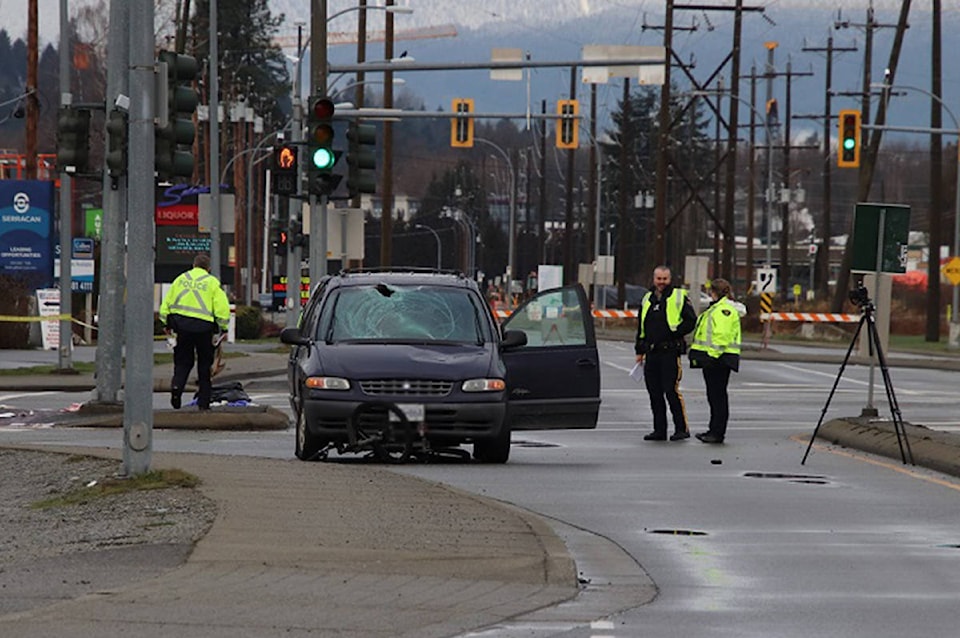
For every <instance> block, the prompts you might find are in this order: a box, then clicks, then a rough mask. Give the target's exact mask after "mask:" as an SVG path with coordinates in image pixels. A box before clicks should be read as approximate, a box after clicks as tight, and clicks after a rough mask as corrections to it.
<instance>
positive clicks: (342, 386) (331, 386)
mask: <svg viewBox="0 0 960 638" xmlns="http://www.w3.org/2000/svg"><path fill="white" fill-rule="evenodd" d="M303 384H304V385H305V386H307V387H308V388H312V389H314V390H349V389H350V382H349V381H347V380H346V379H341V378H340V377H307V380H306V381H304V382H303Z"/></svg>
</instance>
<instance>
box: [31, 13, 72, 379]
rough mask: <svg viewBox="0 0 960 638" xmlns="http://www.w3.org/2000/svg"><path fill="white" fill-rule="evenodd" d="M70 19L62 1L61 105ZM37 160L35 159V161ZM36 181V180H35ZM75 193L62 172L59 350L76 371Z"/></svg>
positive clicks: (68, 99) (66, 85)
mask: <svg viewBox="0 0 960 638" xmlns="http://www.w3.org/2000/svg"><path fill="white" fill-rule="evenodd" d="M69 50H70V17H69V16H68V15H67V0H60V51H61V53H62V55H61V56H60V105H61V106H69V105H70V104H72V103H73V95H72V94H71V93H70V61H71V56H69V55H67V54H66V52H67V51H69ZM34 160H36V157H34ZM34 177H36V176H34ZM72 192H73V179H72V178H71V177H70V174H69V173H67V172H66V171H64V170H63V167H61V168H60V206H59V209H60V315H61V316H62V317H65V319H61V320H60V347H59V348H58V349H57V351H58V357H57V360H58V361H59V368H60V369H61V370H70V369H72V368H73V362H72V361H71V354H72V350H73V325H72V323H71V320H72V318H73V299H72V295H71V279H72V273H71V268H70V259H71V258H72V257H73V206H72V202H71V201H70V200H71V197H70V195H71V194H72Z"/></svg>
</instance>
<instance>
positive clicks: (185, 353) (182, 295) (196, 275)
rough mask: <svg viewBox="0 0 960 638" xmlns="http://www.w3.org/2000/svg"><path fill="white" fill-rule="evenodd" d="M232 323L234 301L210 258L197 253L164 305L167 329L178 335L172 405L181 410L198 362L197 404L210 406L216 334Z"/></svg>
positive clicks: (162, 305) (165, 298)
mask: <svg viewBox="0 0 960 638" xmlns="http://www.w3.org/2000/svg"><path fill="white" fill-rule="evenodd" d="M229 322H230V303H229V301H227V295H226V294H225V293H224V292H223V289H222V288H221V287H220V282H219V281H218V280H217V278H216V277H214V276H213V275H211V274H210V257H209V256H208V255H205V254H200V255H197V256H196V257H195V258H194V260H193V268H191V269H190V270H188V271H187V272H185V273H182V274H181V275H180V276H179V277H177V278H176V279H174V280H173V285H171V286H170V290H168V291H167V294H166V295H165V296H164V298H163V303H162V304H161V305H160V323H162V324H163V329H164V332H166V333H167V334H170V333H171V332H175V333H176V334H177V345H176V347H174V349H173V381H172V383H171V386H170V405H172V406H173V407H174V409H177V410H179V409H180V405H181V400H182V395H183V388H184V387H185V386H186V384H187V377H188V376H190V371H191V370H192V369H193V363H194V353H196V362H197V380H198V385H199V393H198V395H197V407H198V408H200V409H201V410H209V409H210V393H211V381H210V367H211V365H213V353H214V345H213V339H214V337H215V336H216V335H217V334H218V333H219V332H221V331H225V330H226V329H227V326H228V325H229Z"/></svg>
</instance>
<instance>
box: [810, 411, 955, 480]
mask: <svg viewBox="0 0 960 638" xmlns="http://www.w3.org/2000/svg"><path fill="white" fill-rule="evenodd" d="M903 435H904V436H903V437H901V439H900V441H898V439H897V434H896V432H895V431H894V428H893V422H892V421H886V420H878V419H870V418H866V417H850V418H843V419H834V420H832V421H828V422H826V423H824V424H823V425H822V426H820V430H819V432H818V433H817V438H819V439H822V440H824V441H827V442H829V443H833V444H834V445H840V446H843V447H847V448H851V449H855V450H860V451H862V452H868V453H870V454H876V455H878V456H884V457H887V458H891V459H894V460H896V461H901V460H902V457H901V454H900V442H901V441H903V439H904V438H905V439H906V441H905V442H904V446H905V448H904V449H905V452H906V448H907V447H909V450H910V452H912V456H913V462H914V464H915V465H918V466H921V467H925V468H928V469H931V470H935V471H937V472H942V473H944V474H948V475H950V476H957V477H960V435H957V434H953V433H951V432H939V431H936V430H930V429H929V428H926V427H924V426H922V425H913V424H911V423H904V424H903ZM909 458H910V457H909V456H907V459H908V462H909Z"/></svg>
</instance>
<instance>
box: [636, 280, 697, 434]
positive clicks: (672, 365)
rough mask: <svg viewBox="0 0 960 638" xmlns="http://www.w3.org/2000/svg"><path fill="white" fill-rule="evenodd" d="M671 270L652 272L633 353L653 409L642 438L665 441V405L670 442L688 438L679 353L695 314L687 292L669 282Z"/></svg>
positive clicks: (694, 321) (683, 350) (682, 351)
mask: <svg viewBox="0 0 960 638" xmlns="http://www.w3.org/2000/svg"><path fill="white" fill-rule="evenodd" d="M670 282H671V274H670V269H669V268H667V267H666V266H657V268H655V269H654V271H653V289H652V290H649V291H648V292H647V293H646V294H645V295H644V296H643V300H642V301H641V302H640V319H639V322H638V325H637V338H636V344H635V346H634V352H636V355H637V363H640V364H642V365H643V379H644V382H645V383H646V386H647V393H648V394H649V395H650V408H651V409H652V410H653V432H650V433H649V434H647V435H646V436H644V437H643V438H644V440H645V441H666V440H667V404H668V403H669V404H670V413H671V414H672V415H673V428H674V431H673V434H672V435H670V440H671V441H682V440H684V439H688V438H690V430H689V429H688V428H687V414H686V408H685V407H684V404H683V395H682V394H680V379H681V377H682V376H683V365H682V363H681V361H680V355H682V354H683V353H684V352H686V342H685V341H684V340H683V337H684V336H685V335H687V334H690V332H691V331H692V330H693V328H694V326H695V325H696V322H697V313H696V312H695V311H694V310H693V306H692V305H691V304H690V300H689V299H688V298H687V291H686V290H684V289H683V288H675V287H674V286H673V285H672V284H671V283H670Z"/></svg>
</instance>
